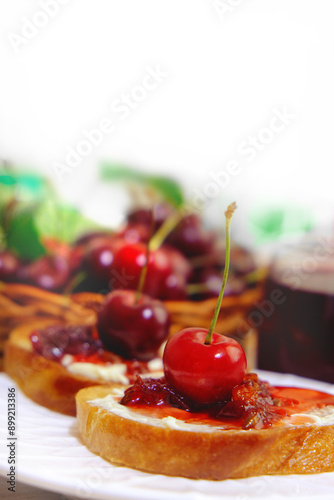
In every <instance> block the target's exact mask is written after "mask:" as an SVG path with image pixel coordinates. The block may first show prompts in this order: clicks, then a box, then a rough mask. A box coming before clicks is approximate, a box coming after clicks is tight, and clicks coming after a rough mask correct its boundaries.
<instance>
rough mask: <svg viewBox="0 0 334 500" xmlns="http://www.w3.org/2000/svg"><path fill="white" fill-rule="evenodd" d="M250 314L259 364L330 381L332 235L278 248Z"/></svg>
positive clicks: (333, 367) (333, 352)
mask: <svg viewBox="0 0 334 500" xmlns="http://www.w3.org/2000/svg"><path fill="white" fill-rule="evenodd" d="M273 298H276V300H273ZM253 315H255V316H254V320H255V321H257V322H258V330H259V353H258V366H259V368H261V369H265V370H271V371H278V372H283V373H294V374H297V375H301V376H304V377H309V378H313V379H318V380H324V381H327V382H331V383H334V237H329V236H314V237H312V238H307V239H305V240H303V241H302V242H300V243H298V245H286V246H285V247H284V248H283V249H280V251H279V253H278V255H276V257H275V258H274V260H273V262H272V265H271V267H270V272H269V276H268V279H267V282H266V288H265V298H264V300H263V302H262V303H259V304H258V305H257V309H256V310H254V312H253ZM260 315H261V316H260Z"/></svg>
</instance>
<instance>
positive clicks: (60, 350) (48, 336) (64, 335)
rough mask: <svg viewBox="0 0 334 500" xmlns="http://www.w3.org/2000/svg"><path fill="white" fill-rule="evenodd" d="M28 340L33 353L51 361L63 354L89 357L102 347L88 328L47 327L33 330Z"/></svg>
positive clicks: (58, 358)
mask: <svg viewBox="0 0 334 500" xmlns="http://www.w3.org/2000/svg"><path fill="white" fill-rule="evenodd" d="M30 340H31V342H32V346H33V349H34V351H35V352H37V353H38V354H40V355H41V356H43V357H44V358H47V359H51V360H60V359H61V358H62V357H63V356H64V354H71V355H80V356H85V357H87V356H91V355H92V354H94V353H96V352H97V351H98V350H99V349H100V348H101V346H102V342H101V341H100V340H99V339H98V338H94V335H93V329H92V328H91V327H88V326H68V325H54V326H48V327H46V328H44V329H43V330H35V331H34V332H33V333H32V334H31V336H30Z"/></svg>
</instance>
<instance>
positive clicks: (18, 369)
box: [4, 318, 124, 416]
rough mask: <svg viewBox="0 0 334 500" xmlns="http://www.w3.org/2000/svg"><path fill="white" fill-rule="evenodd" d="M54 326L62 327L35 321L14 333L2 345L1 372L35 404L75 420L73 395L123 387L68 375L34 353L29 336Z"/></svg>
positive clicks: (53, 322) (64, 370) (22, 326)
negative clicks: (95, 388) (90, 389)
mask: <svg viewBox="0 0 334 500" xmlns="http://www.w3.org/2000/svg"><path fill="white" fill-rule="evenodd" d="M55 324H61V323H60V322H55V320H54V319H50V318H49V319H38V320H35V321H34V322H30V323H28V324H26V325H21V326H19V327H17V328H16V329H14V330H13V331H12V333H11V335H10V338H9V340H8V341H7V342H6V345H5V355H4V370H5V372H6V373H7V374H8V375H9V376H10V377H11V378H12V379H13V380H15V382H16V383H17V384H18V386H19V388H20V389H21V390H22V391H23V392H24V394H25V395H26V396H28V397H29V398H30V399H32V400H33V401H35V403H38V404H40V405H42V406H45V407H46V408H49V409H50V410H53V411H56V412H58V413H63V414H65V415H71V416H75V414H76V407H75V395H76V393H77V392H78V391H79V390H80V389H83V388H84V387H90V386H95V385H96V384H97V383H100V384H103V385H106V386H108V387H109V388H112V387H124V386H122V385H120V384H113V383H110V382H106V381H105V380H92V379H90V378H88V377H84V376H81V375H77V374H74V373H71V372H69V371H68V370H67V369H66V368H65V367H64V366H63V365H61V364H60V363H58V362H56V361H52V360H50V359H47V358H44V357H43V356H41V355H39V354H37V353H35V352H33V350H32V347H31V342H30V334H31V332H32V331H33V330H35V329H41V328H45V327H46V326H49V325H55Z"/></svg>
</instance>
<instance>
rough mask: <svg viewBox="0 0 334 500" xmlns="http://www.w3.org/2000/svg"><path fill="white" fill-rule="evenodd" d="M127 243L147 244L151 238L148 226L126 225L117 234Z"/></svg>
mask: <svg viewBox="0 0 334 500" xmlns="http://www.w3.org/2000/svg"><path fill="white" fill-rule="evenodd" d="M118 235H119V236H121V237H122V238H124V240H125V241H126V242H127V243H139V242H142V243H147V242H148V241H149V239H150V237H151V230H150V226H148V225H146V224H138V223H137V224H135V223H129V224H127V225H126V226H125V227H124V228H123V229H122V230H121V231H120V232H119V233H118Z"/></svg>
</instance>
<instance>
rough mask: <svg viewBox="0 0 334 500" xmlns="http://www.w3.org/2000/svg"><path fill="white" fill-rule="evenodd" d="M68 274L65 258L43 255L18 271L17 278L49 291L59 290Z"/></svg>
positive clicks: (66, 279)
mask: <svg viewBox="0 0 334 500" xmlns="http://www.w3.org/2000/svg"><path fill="white" fill-rule="evenodd" d="M69 276H70V267H69V264H68V261H67V259H65V258H64V257H60V256H53V255H44V256H43V257H40V258H39V259H37V260H35V261H34V262H32V263H30V264H28V265H26V266H24V267H22V268H21V269H19V271H18V278H19V279H20V280H22V281H25V282H27V283H29V284H32V285H35V286H37V287H39V288H43V289H45V290H49V291H53V292H55V291H60V290H61V289H62V288H63V287H64V286H65V285H66V283H67V281H68V279H69Z"/></svg>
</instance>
